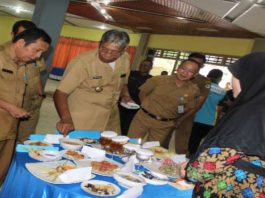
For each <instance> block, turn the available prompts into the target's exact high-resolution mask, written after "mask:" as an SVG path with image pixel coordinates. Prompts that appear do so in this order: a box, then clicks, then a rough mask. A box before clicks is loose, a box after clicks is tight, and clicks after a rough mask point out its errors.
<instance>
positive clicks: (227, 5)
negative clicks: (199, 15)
mask: <svg viewBox="0 0 265 198" xmlns="http://www.w3.org/2000/svg"><path fill="white" fill-rule="evenodd" d="M183 1H184V2H186V3H188V4H190V5H193V6H195V7H197V8H201V9H203V10H205V11H208V12H210V13H214V14H215V15H217V16H219V17H221V18H222V17H223V16H224V15H225V14H226V13H227V12H228V11H229V10H230V9H231V8H233V7H234V6H235V5H236V4H237V1H223V0H183Z"/></svg>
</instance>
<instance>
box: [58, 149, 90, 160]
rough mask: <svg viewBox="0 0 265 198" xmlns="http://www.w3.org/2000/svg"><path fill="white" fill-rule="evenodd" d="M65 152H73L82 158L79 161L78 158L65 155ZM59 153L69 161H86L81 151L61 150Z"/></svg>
mask: <svg viewBox="0 0 265 198" xmlns="http://www.w3.org/2000/svg"><path fill="white" fill-rule="evenodd" d="M67 152H75V153H77V154H78V155H82V156H83V158H82V159H80V158H78V157H74V156H72V155H69V154H67ZM61 153H62V156H63V157H64V158H66V159H69V160H84V159H87V158H88V157H87V155H86V154H84V153H82V152H81V151H73V150H62V151H61Z"/></svg>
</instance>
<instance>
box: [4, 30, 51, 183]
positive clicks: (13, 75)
mask: <svg viewBox="0 0 265 198" xmlns="http://www.w3.org/2000/svg"><path fill="white" fill-rule="evenodd" d="M50 43H51V38H50V37H49V35H48V34H47V33H46V32H44V31H43V30H41V29H38V28H34V29H29V30H25V31H23V32H22V33H20V34H18V35H17V36H15V37H14V39H13V40H12V43H7V44H5V45H4V46H1V47H0V162H1V166H0V184H1V183H2V182H3V180H4V177H5V175H6V171H7V169H8V166H9V164H10V161H11V158H12V153H13V149H14V145H15V141H16V137H17V127H18V121H19V119H24V118H28V117H29V116H30V114H29V112H27V111H25V110H24V109H22V108H21V107H22V102H23V95H24V92H25V86H26V84H27V83H28V78H27V68H26V67H25V64H26V63H27V62H29V61H33V60H36V59H38V58H40V57H41V55H42V53H43V52H45V51H46V50H47V49H48V47H49V44H50Z"/></svg>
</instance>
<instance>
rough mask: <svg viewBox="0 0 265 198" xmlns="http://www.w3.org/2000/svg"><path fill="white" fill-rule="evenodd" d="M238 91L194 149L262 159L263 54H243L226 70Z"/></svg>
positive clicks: (264, 108) (264, 142) (264, 155)
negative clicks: (226, 150) (224, 150)
mask: <svg viewBox="0 0 265 198" xmlns="http://www.w3.org/2000/svg"><path fill="white" fill-rule="evenodd" d="M229 70H230V71H231V73H232V74H233V76H235V77H236V78H237V79H239V82H240V86H241V92H240V94H239V95H238V97H237V98H236V100H235V102H234V105H233V106H232V107H231V109H230V110H229V111H228V113H227V114H226V115H225V116H224V117H223V118H222V119H221V120H220V122H219V123H218V124H217V126H216V127H215V128H214V129H213V130H211V132H210V133H209V135H207V137H206V138H205V140H204V142H203V143H202V144H201V146H200V147H199V149H198V152H197V153H196V155H195V157H198V155H199V154H200V153H201V152H203V151H204V150H205V149H207V148H209V147H215V146H217V147H221V148H233V149H235V150H237V151H239V152H243V153H245V154H246V155H254V156H258V157H260V158H261V159H262V160H265V52H257V53H252V54H249V55H246V56H244V57H242V58H241V59H239V60H238V61H237V62H235V63H234V64H232V65H231V66H230V67H229Z"/></svg>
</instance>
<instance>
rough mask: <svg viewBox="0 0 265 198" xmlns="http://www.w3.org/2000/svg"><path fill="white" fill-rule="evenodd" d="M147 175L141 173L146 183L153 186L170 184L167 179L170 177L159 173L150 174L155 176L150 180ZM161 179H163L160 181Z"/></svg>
mask: <svg viewBox="0 0 265 198" xmlns="http://www.w3.org/2000/svg"><path fill="white" fill-rule="evenodd" d="M146 174H147V173H140V177H141V178H143V179H144V180H145V181H146V183H148V184H152V185H165V184H167V183H168V181H167V179H168V177H167V176H165V175H162V174H159V173H154V172H150V174H151V175H152V176H153V178H148V177H147V176H146ZM160 178H161V179H160Z"/></svg>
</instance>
